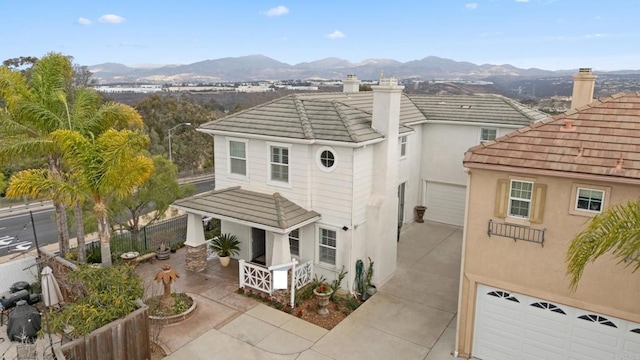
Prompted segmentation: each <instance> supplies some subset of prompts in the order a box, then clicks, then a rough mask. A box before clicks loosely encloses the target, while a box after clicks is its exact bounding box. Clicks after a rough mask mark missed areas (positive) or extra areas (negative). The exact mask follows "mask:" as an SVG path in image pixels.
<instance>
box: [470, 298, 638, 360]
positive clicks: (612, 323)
mask: <svg viewBox="0 0 640 360" xmlns="http://www.w3.org/2000/svg"><path fill="white" fill-rule="evenodd" d="M473 339H474V340H473V350H472V354H473V357H474V359H482V360H514V359H522V360H556V359H557V360H560V359H570V360H607V359H610V360H617V359H636V357H635V356H637V355H638V354H640V324H637V323H633V322H630V321H626V320H622V319H617V318H614V317H610V316H604V315H601V314H595V313H593V312H591V311H587V310H583V309H579V308H575V307H571V306H567V305H562V304H557V303H553V302H550V301H547V300H543V299H537V298H533V297H530V296H526V295H522V294H516V293H513V292H509V291H505V290H501V289H496V288H492V287H488V286H484V285H478V292H477V298H476V318H475V326H474V334H473Z"/></svg>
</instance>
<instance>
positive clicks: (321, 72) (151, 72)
mask: <svg viewBox="0 0 640 360" xmlns="http://www.w3.org/2000/svg"><path fill="white" fill-rule="evenodd" d="M89 70H90V71H91V72H92V73H93V78H94V79H96V80H97V81H98V82H99V83H116V82H141V83H183V82H196V83H213V82H227V81H259V80H286V79H344V78H345V77H346V75H347V74H355V75H356V76H357V77H358V78H359V79H363V80H367V79H369V80H371V79H378V78H379V77H380V71H384V73H385V74H386V75H387V76H394V77H397V78H399V79H408V78H414V79H419V80H433V79H448V80H451V79H463V80H480V79H486V78H489V77H495V76H506V77H515V78H540V77H552V76H566V75H570V74H574V73H575V72H576V70H561V71H550V70H543V69H537V68H530V69H521V68H517V67H515V66H512V65H509V64H504V65H492V64H482V65H476V64H473V63H470V62H465V61H455V60H451V59H445V58H441V57H437V56H427V57H425V58H423V59H420V60H413V61H408V62H404V63H403V62H400V61H396V60H393V59H369V60H365V61H362V62H359V63H352V62H350V61H348V60H344V59H340V58H335V57H330V58H325V59H321V60H316V61H312V62H303V63H299V64H296V65H289V64H286V63H283V62H280V61H277V60H274V59H272V58H270V57H267V56H264V55H249V56H241V57H227V58H220V59H213V60H204V61H199V62H195V63H192V64H187V65H165V66H160V67H153V68H152V67H144V68H140V67H129V66H126V65H123V64H118V63H104V64H98V65H92V66H89ZM639 72H640V71H633V70H630V71H617V72H610V73H616V74H625V73H634V74H637V73H639Z"/></svg>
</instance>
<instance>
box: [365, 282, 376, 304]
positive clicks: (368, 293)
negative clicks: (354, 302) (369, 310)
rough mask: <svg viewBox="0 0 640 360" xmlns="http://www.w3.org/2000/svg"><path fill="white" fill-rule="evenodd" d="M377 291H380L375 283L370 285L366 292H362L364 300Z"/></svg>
mask: <svg viewBox="0 0 640 360" xmlns="http://www.w3.org/2000/svg"><path fill="white" fill-rule="evenodd" d="M377 292H378V289H376V286H375V285H371V286H369V288H368V289H367V291H365V292H364V294H362V301H365V300H367V299H368V298H370V297H372V296H373V295H374V294H375V293H377Z"/></svg>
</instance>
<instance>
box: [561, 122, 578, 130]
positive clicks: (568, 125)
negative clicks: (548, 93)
mask: <svg viewBox="0 0 640 360" xmlns="http://www.w3.org/2000/svg"><path fill="white" fill-rule="evenodd" d="M560 131H576V127H575V126H573V119H564V126H562V127H561V128H560Z"/></svg>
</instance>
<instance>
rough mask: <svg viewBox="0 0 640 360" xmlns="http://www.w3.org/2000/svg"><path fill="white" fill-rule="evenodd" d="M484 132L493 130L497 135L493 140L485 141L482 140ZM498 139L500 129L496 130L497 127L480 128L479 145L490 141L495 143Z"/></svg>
mask: <svg viewBox="0 0 640 360" xmlns="http://www.w3.org/2000/svg"><path fill="white" fill-rule="evenodd" d="M483 130H493V131H495V132H496V134H495V136H494V137H493V139H487V140H484V139H482V131H483ZM496 138H498V128H496V127H488V126H482V127H480V131H479V133H478V143H479V144H484V143H486V142H489V141H494V140H495V139H496Z"/></svg>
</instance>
